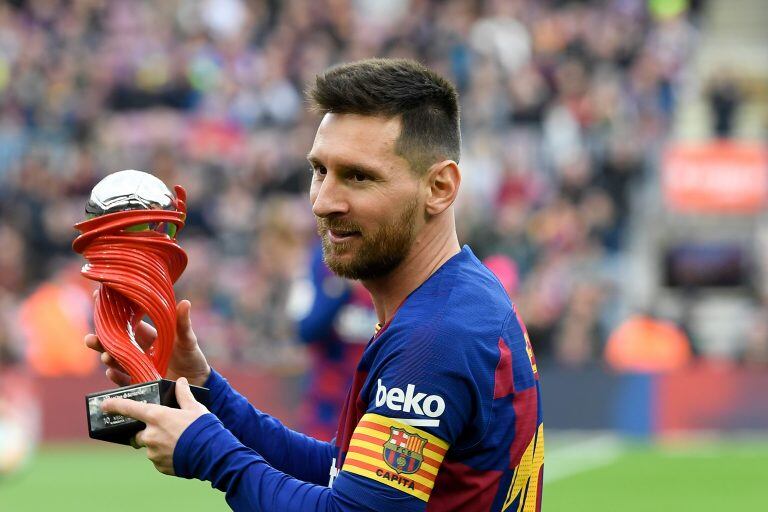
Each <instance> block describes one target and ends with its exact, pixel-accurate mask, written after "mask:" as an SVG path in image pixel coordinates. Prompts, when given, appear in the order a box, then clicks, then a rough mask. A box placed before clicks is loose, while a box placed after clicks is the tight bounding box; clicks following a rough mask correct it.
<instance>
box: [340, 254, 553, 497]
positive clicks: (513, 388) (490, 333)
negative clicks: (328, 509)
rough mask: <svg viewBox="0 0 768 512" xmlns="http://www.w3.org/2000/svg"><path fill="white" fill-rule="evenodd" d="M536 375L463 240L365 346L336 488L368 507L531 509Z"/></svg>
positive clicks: (510, 316) (513, 317) (535, 493)
mask: <svg viewBox="0 0 768 512" xmlns="http://www.w3.org/2000/svg"><path fill="white" fill-rule="evenodd" d="M538 381H539V376H538V371H537V368H536V362H535V359H534V356H533V351H532V349H531V344H530V341H529V340H528V336H527V333H526V330H525V327H524V325H523V323H522V322H521V320H520V319H519V317H518V315H517V312H516V309H515V308H514V306H513V305H512V303H511V302H510V300H509V298H508V296H507V294H506V293H505V291H504V289H503V287H502V286H501V284H500V283H499V282H498V280H497V279H496V277H495V276H494V275H493V274H492V273H491V272H490V271H489V270H488V269H487V268H486V267H485V266H483V265H482V264H481V263H480V261H478V259H477V258H476V257H475V256H474V254H472V252H471V250H470V249H469V248H468V247H466V246H465V247H464V248H463V250H462V251H461V252H460V253H459V254H457V255H456V256H454V257H453V258H452V259H450V260H449V261H448V262H446V263H445V264H444V265H443V266H442V267H441V268H440V269H438V270H437V272H435V273H434V274H433V275H432V276H431V277H430V278H429V279H428V280H427V281H425V282H424V283H423V284H422V285H421V286H420V287H419V288H417V289H416V290H415V291H414V292H412V293H411V294H410V296H409V297H408V298H407V299H406V300H405V301H404V302H403V304H402V305H401V306H400V308H399V309H398V310H397V312H396V313H395V314H394V316H393V317H392V319H391V320H390V321H389V322H388V324H386V325H385V326H384V327H383V328H381V329H380V330H379V331H378V332H377V333H376V335H375V336H374V338H373V339H372V341H371V342H370V344H369V345H368V347H367V348H366V351H365V352H364V354H363V357H362V359H361V361H360V363H359V365H358V367H357V370H356V373H355V377H354V380H353V385H352V388H351V390H350V392H349V394H348V396H347V399H346V403H345V406H344V411H343V414H342V416H341V418H340V421H339V429H338V434H337V438H336V442H335V445H336V457H335V460H334V467H335V471H334V470H332V472H331V473H332V486H333V488H334V490H336V491H338V492H339V493H340V494H342V495H346V494H350V495H351V494H352V493H353V492H359V488H360V487H364V488H367V489H369V490H370V492H369V493H368V500H369V505H371V506H372V507H373V509H374V510H389V508H387V507H388V506H390V507H391V505H392V504H393V503H398V510H424V509H425V505H426V510H440V511H450V510H457V511H458V510H461V511H464V512H471V511H478V512H479V511H502V510H514V511H518V510H520V511H538V510H540V502H541V485H542V476H543V463H544V433H543V423H542V414H541V399H540V387H539V382H538Z"/></svg>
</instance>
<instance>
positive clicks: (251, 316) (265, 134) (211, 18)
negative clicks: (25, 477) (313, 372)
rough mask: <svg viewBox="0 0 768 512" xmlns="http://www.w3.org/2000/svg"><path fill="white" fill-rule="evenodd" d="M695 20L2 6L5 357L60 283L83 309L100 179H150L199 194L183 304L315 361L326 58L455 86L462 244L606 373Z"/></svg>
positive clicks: (538, 5)
mask: <svg viewBox="0 0 768 512" xmlns="http://www.w3.org/2000/svg"><path fill="white" fill-rule="evenodd" d="M685 4H686V2H661V1H652V2H646V1H643V0H604V1H564V0H290V1H284V2H283V1H279V0H261V1H256V0H254V1H246V0H163V1H162V2H151V1H138V0H131V1H127V0H126V1H121V0H110V1H107V0H71V1H64V0H60V1H55V0H15V1H10V0H8V1H5V2H2V3H0V248H2V250H0V315H2V318H1V319H0V346H2V345H5V346H6V349H4V352H8V353H10V352H13V350H17V352H20V353H21V352H24V350H25V349H24V345H25V343H28V340H27V337H28V335H29V332H30V330H32V327H33V326H30V325H29V324H30V323H34V321H33V319H36V318H39V317H38V316H37V315H35V314H33V313H29V314H27V315H20V314H19V311H22V312H23V311H27V312H29V311H33V310H31V309H30V308H31V307H32V306H33V305H30V304H29V300H30V298H29V297H31V296H32V297H34V295H33V294H34V293H36V291H37V290H39V289H40V286H41V284H43V283H57V282H58V283H62V284H61V286H62V287H64V288H62V290H64V291H65V292H66V293H63V292H62V294H61V297H62V298H58V299H57V298H54V299H53V300H58V301H60V303H62V304H66V305H67V307H63V308H62V312H61V314H62V315H67V314H68V312H69V311H71V310H72V309H73V308H71V307H70V306H71V304H77V305H78V307H76V308H74V309H78V311H80V308H79V305H81V304H87V302H88V297H89V292H88V290H87V287H88V284H87V283H85V286H80V287H79V288H78V286H76V285H72V284H71V283H72V278H71V276H72V275H75V276H76V273H77V270H78V269H79V266H80V265H81V264H82V260H81V259H80V256H78V255H75V254H73V253H72V250H71V247H70V244H71V242H72V240H73V238H74V236H75V232H74V230H73V228H72V226H73V224H74V223H76V222H78V221H79V220H82V219H83V218H84V205H85V201H86V199H87V196H88V194H89V192H90V190H91V188H92V187H93V185H94V184H95V183H96V182H98V180H100V179H101V178H102V177H103V176H105V175H106V174H108V173H110V172H114V171H117V170H121V169H144V170H151V171H152V172H153V173H154V174H156V175H157V176H158V177H160V178H161V179H162V180H163V181H164V182H165V183H167V184H168V185H170V186H172V185H174V184H181V185H183V186H184V187H185V188H186V190H187V193H188V201H187V204H188V206H189V216H188V220H187V226H186V228H185V229H184V230H183V231H182V232H181V233H180V236H179V240H180V243H181V244H182V246H183V247H184V249H185V250H186V251H187V253H188V254H189V261H190V263H189V267H188V268H187V270H186V272H185V273H184V275H183V276H182V278H181V279H180V281H179V283H178V287H177V295H178V296H179V297H185V298H189V299H190V300H191V301H192V304H193V315H192V316H193V323H194V325H195V328H196V331H197V334H198V337H199V338H200V340H201V342H202V343H203V345H204V349H205V351H206V353H207V354H208V355H209V357H210V358H211V359H212V360H213V361H214V362H216V363H232V362H253V363H260V364H264V365H269V366H273V367H274V366H279V367H285V368H288V369H290V368H296V367H299V366H300V365H301V364H303V363H304V356H303V355H302V354H303V352H302V350H301V349H300V348H299V346H298V344H297V342H296V335H295V326H294V321H295V317H296V315H297V314H298V313H297V312H299V311H301V310H302V308H304V307H306V304H302V303H303V302H306V301H305V300H304V299H303V298H302V296H301V294H300V293H296V290H301V289H302V287H301V286H297V283H298V282H300V281H301V279H302V278H303V277H304V276H305V275H306V273H307V271H308V251H309V247H310V246H311V245H312V243H313V237H314V219H313V218H312V215H311V211H310V208H309V203H308V199H307V191H308V186H309V181H310V173H309V171H308V166H307V164H306V161H305V155H306V152H307V151H308V149H309V148H310V146H311V143H312V138H313V135H314V130H315V128H316V125H317V123H318V121H319V120H318V118H317V117H316V116H314V115H312V114H310V113H307V112H306V109H305V103H304V99H303V95H302V94H303V93H302V91H303V89H304V87H305V86H306V84H307V83H309V82H310V81H311V80H312V79H313V76H314V75H315V73H317V72H319V71H321V70H323V69H325V68H326V67H328V66H330V65H333V64H335V63H338V62H343V61H351V60H355V59H359V58H364V57H370V56H382V57H384V56H386V57H410V58H414V59H418V60H420V61H422V62H424V63H426V64H427V65H429V66H431V67H433V68H434V69H436V70H438V71H439V72H441V73H444V74H445V75H447V76H448V77H450V79H451V80H452V81H453V82H454V83H455V84H456V85H457V87H458V89H459V91H460V95H461V103H462V136H463V142H464V147H463V154H462V159H461V168H462V170H463V177H464V181H463V183H462V191H461V195H460V198H459V205H458V216H459V231H460V240H461V241H462V242H463V243H469V244H470V245H471V246H472V248H473V249H474V250H475V252H476V253H477V254H478V256H479V257H481V258H484V257H488V256H492V255H504V256H507V257H508V258H510V259H511V261H512V262H513V263H514V269H515V272H516V273H517V279H516V282H517V286H516V287H515V289H514V290H510V292H511V294H512V296H513V299H514V300H515V302H516V303H517V305H518V309H519V310H520V311H521V313H522V316H523V318H524V319H525V321H526V323H527V327H528V329H529V332H530V335H531V340H532V343H533V344H534V347H535V350H536V353H537V357H538V358H539V359H540V360H542V361H550V360H553V361H558V362H560V363H563V364H569V365H583V364H588V363H589V362H591V361H594V360H597V359H598V358H599V357H600V354H601V353H602V347H603V344H604V342H605V340H606V339H607V336H608V334H609V332H610V331H611V330H612V329H613V328H614V327H615V326H616V324H617V322H618V321H619V320H620V318H619V316H620V313H621V307H622V296H621V295H620V293H619V289H618V286H617V283H618V282H619V281H620V279H621V278H622V272H625V271H626V270H625V267H624V266H623V264H622V261H623V260H622V255H623V252H624V251H625V248H626V243H627V238H628V236H627V233H628V227H629V225H630V224H631V222H632V216H631V204H632V196H633V192H634V191H636V190H637V189H638V186H639V184H640V183H641V182H642V180H643V179H644V176H645V175H646V169H647V168H648V166H649V165H652V164H654V159H655V157H656V154H657V149H658V147H659V146H660V144H661V143H662V142H663V141H664V140H665V138H666V137H667V135H668V133H669V127H670V122H671V118H672V116H673V114H674V111H675V106H676V94H677V92H678V90H679V85H680V81H681V70H682V67H683V64H684V63H685V60H686V58H687V57H688V56H689V54H690V52H691V49H692V47H693V46H694V44H695V37H696V29H695V25H694V24H693V22H692V18H691V16H690V14H689V13H688V12H686V10H685ZM78 290H79V291H78ZM51 297H59V296H57V295H52V296H51ZM73 297H74V299H73ZM83 297H85V300H83ZM43 310H44V311H50V308H43ZM78 314H79V313H78ZM24 318H26V319H27V320H26V321H25V320H24ZM78 318H79V317H78ZM19 319H21V320H19ZM77 321H80V320H79V319H78V320H77ZM56 325H59V324H56ZM25 340H26V341H25ZM77 342H78V343H80V340H77ZM8 347H11V349H8ZM13 347H15V349H14V348H13ZM6 357H10V356H6Z"/></svg>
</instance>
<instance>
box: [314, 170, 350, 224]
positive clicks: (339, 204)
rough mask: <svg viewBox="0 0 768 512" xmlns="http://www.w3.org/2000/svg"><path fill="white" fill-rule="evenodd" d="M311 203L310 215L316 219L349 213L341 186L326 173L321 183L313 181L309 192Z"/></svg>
mask: <svg viewBox="0 0 768 512" xmlns="http://www.w3.org/2000/svg"><path fill="white" fill-rule="evenodd" d="M309 196H310V200H311V201H312V213H314V214H315V215H317V216H318V217H331V216H333V215H343V214H345V213H347V212H348V211H349V203H348V202H347V199H346V196H345V193H344V190H343V186H341V183H339V182H338V181H337V180H336V179H335V178H333V176H332V174H331V173H328V174H327V175H326V176H325V178H324V179H323V180H322V181H313V182H312V186H311V187H310V191H309Z"/></svg>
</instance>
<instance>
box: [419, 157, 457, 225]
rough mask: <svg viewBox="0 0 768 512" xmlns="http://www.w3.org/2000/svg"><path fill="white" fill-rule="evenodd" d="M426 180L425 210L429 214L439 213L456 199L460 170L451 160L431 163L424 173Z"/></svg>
mask: <svg viewBox="0 0 768 512" xmlns="http://www.w3.org/2000/svg"><path fill="white" fill-rule="evenodd" d="M425 178H426V180H427V187H428V190H427V199H426V202H425V207H426V211H427V213H428V214H429V215H439V214H441V213H443V212H444V211H445V210H447V209H448V207H450V206H451V205H452V204H453V202H454V201H455V200H456V195H457V194H458V193H459V185H460V184H461V171H460V170H459V166H458V165H457V164H456V162H454V161H453V160H443V161H442V162H438V163H435V164H433V165H432V166H431V167H430V168H429V169H428V170H427V173H426V175H425Z"/></svg>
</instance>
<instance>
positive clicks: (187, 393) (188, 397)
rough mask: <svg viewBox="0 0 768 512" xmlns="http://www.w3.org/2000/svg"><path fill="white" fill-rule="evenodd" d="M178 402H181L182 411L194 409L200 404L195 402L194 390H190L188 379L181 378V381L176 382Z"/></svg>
mask: <svg viewBox="0 0 768 512" xmlns="http://www.w3.org/2000/svg"><path fill="white" fill-rule="evenodd" d="M176 401H177V402H179V408H181V409H192V408H193V407H195V406H196V405H198V403H199V402H198V401H197V400H195V396H194V395H193V394H192V390H191V389H189V382H188V381H187V379H186V377H179V380H177V381H176Z"/></svg>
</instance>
